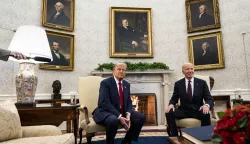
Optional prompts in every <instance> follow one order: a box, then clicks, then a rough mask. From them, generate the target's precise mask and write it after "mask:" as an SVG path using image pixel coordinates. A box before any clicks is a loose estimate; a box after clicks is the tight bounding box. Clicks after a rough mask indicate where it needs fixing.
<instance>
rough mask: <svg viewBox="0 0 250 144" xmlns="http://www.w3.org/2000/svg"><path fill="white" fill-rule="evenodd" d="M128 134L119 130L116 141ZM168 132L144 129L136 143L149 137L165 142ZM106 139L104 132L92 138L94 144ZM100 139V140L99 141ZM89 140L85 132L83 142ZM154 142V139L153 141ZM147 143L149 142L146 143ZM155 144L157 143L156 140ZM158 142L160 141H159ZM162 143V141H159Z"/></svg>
mask: <svg viewBox="0 0 250 144" xmlns="http://www.w3.org/2000/svg"><path fill="white" fill-rule="evenodd" d="M125 134H126V131H118V133H117V134H116V137H115V139H116V141H115V142H116V143H117V144H119V143H120V141H121V140H122V139H123V138H124V136H125ZM167 136H168V134H167V132H166V129H162V130H160V129H151V130H142V131H141V133H140V137H139V139H138V142H137V143H134V144H144V143H145V141H148V140H149V138H150V137H151V138H150V140H149V141H151V140H153V141H157V140H159V141H164V142H167ZM105 139H106V135H105V133H104V132H102V133H97V134H96V135H95V137H93V138H92V142H93V144H105ZM98 141H99V142H98ZM86 142H87V140H86V137H85V134H83V138H82V144H85V143H86ZM151 142H152V141H151ZM145 144H147V143H145ZM154 144H156V143H155V142H154ZM157 144H158V143H157ZM159 144H160V143H159ZM164 144H167V143H164Z"/></svg>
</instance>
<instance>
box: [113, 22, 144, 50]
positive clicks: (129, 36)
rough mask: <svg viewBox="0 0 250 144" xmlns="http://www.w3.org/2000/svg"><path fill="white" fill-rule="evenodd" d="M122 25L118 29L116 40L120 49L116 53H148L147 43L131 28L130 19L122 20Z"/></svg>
mask: <svg viewBox="0 0 250 144" xmlns="http://www.w3.org/2000/svg"><path fill="white" fill-rule="evenodd" d="M121 23H122V25H121V26H118V27H117V28H116V39H117V43H119V46H117V47H119V48H120V49H117V50H116V51H124V52H147V51H148V44H147V41H145V40H141V39H140V38H141V36H140V33H139V32H138V31H137V30H136V29H134V28H132V27H131V26H129V22H128V19H126V18H124V19H122V20H121Z"/></svg>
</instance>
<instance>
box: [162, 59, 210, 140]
mask: <svg viewBox="0 0 250 144" xmlns="http://www.w3.org/2000/svg"><path fill="white" fill-rule="evenodd" d="M182 73H183V74H184V75H185V78H183V79H181V80H179V81H177V82H175V85H174V92H173V96H172V98H171V100H170V102H169V106H168V107H167V108H166V110H165V112H166V119H167V124H168V127H169V130H170V136H178V132H177V126H176V122H175V119H182V118H197V119H199V120H200V121H201V126H207V125H210V124H211V120H210V114H209V109H211V108H212V107H213V99H212V97H211V94H210V92H209V89H208V86H207V83H206V81H204V80H201V79H198V78H195V77H194V65H193V64H191V63H185V64H183V65H182ZM179 99H180V106H179V107H178V109H175V107H174V106H175V104H176V103H178V100H179ZM203 100H205V104H204V103H203Z"/></svg>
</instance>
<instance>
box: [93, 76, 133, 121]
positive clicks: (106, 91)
mask: <svg viewBox="0 0 250 144" xmlns="http://www.w3.org/2000/svg"><path fill="white" fill-rule="evenodd" d="M122 87H123V97H124V111H125V112H129V113H131V112H132V101H131V98H130V84H129V83H128V82H127V81H125V80H123V81H122ZM92 114H93V119H94V120H95V122H96V123H99V122H101V121H103V120H104V119H105V118H106V117H107V116H109V115H115V116H117V118H118V117H119V115H120V114H121V111H120V96H119V92H118V88H117V85H116V82H115V78H114V77H110V78H107V79H104V80H103V81H102V82H101V85H100V89H99V99H98V107H97V108H96V109H95V110H94V111H93V113H92Z"/></svg>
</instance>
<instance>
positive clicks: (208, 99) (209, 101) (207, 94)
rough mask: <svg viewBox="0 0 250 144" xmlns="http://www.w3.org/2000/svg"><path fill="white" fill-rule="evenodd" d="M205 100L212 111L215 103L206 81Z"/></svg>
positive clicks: (204, 87) (204, 88)
mask: <svg viewBox="0 0 250 144" xmlns="http://www.w3.org/2000/svg"><path fill="white" fill-rule="evenodd" d="M203 98H204V101H205V102H206V104H208V105H209V106H210V109H211V108H212V107H213V106H214V101H213V99H212V96H211V93H210V91H209V89H208V86H207V83H206V81H204V86H203Z"/></svg>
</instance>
